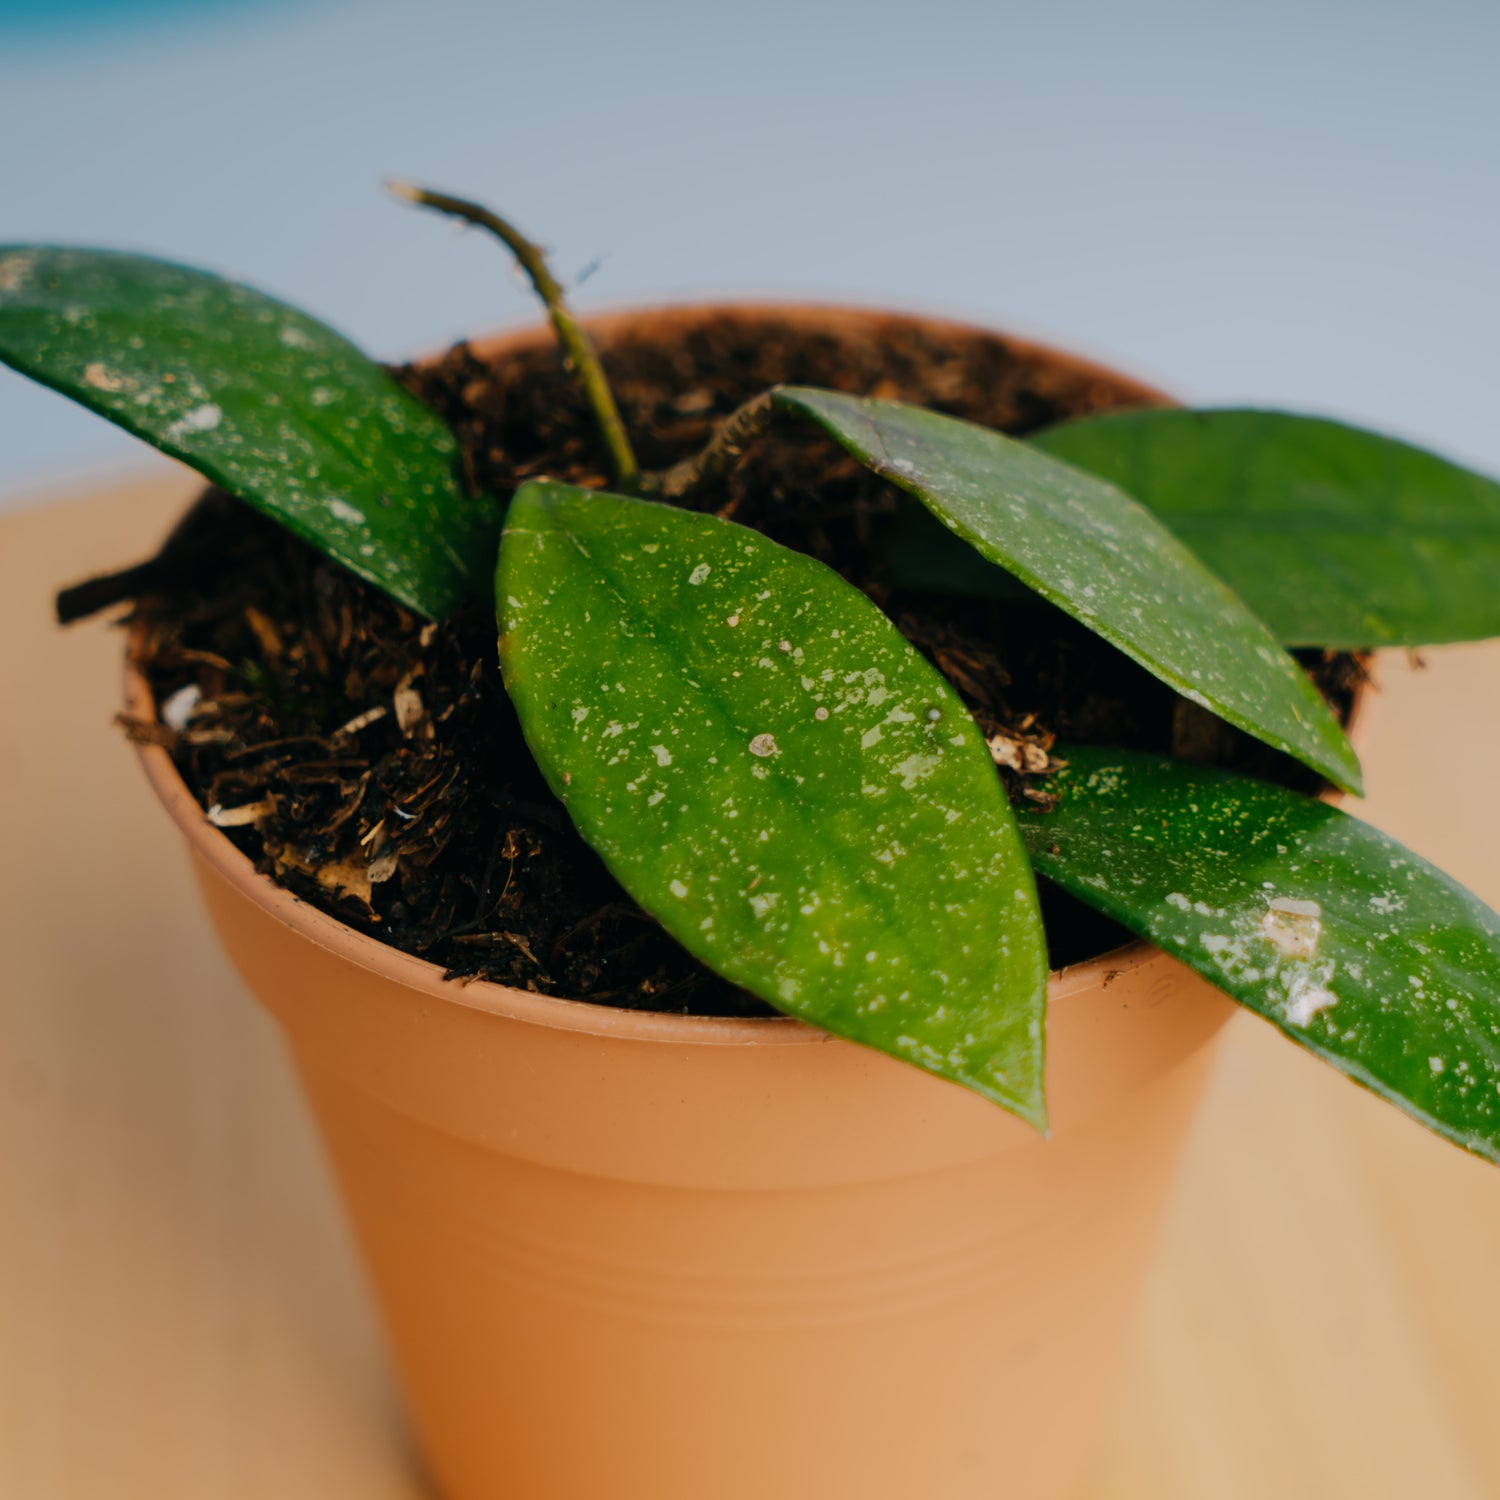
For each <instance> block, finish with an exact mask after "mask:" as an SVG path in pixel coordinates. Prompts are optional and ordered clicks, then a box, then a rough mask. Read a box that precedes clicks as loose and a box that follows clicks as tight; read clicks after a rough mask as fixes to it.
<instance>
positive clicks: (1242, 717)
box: [777, 386, 1360, 791]
mask: <svg viewBox="0 0 1500 1500" xmlns="http://www.w3.org/2000/svg"><path fill="white" fill-rule="evenodd" d="M777 401H778V403H779V405H780V406H781V407H782V409H783V410H786V411H789V412H793V413H795V414H797V415H800V416H803V417H806V418H809V419H811V420H812V421H814V422H816V423H817V424H818V426H820V427H822V428H823V429H824V430H825V431H826V432H827V433H829V434H830V436H832V437H833V438H835V439H836V440H837V441H838V442H839V443H841V444H842V445H843V446H844V447H845V448H846V449H848V451H849V452H850V453H852V454H853V455H854V456H855V457H856V458H858V459H860V460H861V461H862V462H864V463H866V464H868V465H869V466H870V467H871V468H872V469H873V470H875V472H876V473H878V474H880V475H881V476H882V477H884V478H885V479H888V480H889V481H890V482H891V483H892V484H896V485H899V486H900V487H901V488H902V489H904V490H906V491H908V492H909V493H910V494H912V495H915V496H916V497H917V499H919V500H920V501H921V502H922V503H923V504H924V505H926V506H927V508H928V509H929V510H931V511H932V512H933V514H934V515H936V516H937V517H938V519H939V520H940V521H942V522H943V523H944V524H945V525H946V526H948V527H949V529H950V530H952V531H954V532H955V533H957V534H958V535H959V536H961V537H963V538H964V540H966V541H967V542H969V543H970V544H971V545H973V546H974V547H975V548H976V549H977V550H978V551H979V552H980V553H981V554H982V555H983V556H984V557H986V558H988V559H989V560H990V561H991V562H993V563H997V564H999V565H1000V566H1001V567H1003V568H1005V569H1007V570H1008V571H1009V572H1011V573H1014V574H1015V575H1016V577H1017V578H1019V579H1020V580H1021V582H1022V583H1024V584H1026V585H1027V587H1029V588H1032V589H1034V590H1036V592H1037V593H1039V594H1041V595H1042V596H1043V597H1044V598H1046V599H1048V600H1050V601H1051V602H1052V603H1053V604H1055V605H1057V606H1058V607H1059V608H1060V609H1063V610H1066V611H1067V612H1068V613H1069V614H1070V615H1072V616H1073V617H1074V618H1075V619H1077V620H1080V621H1081V622H1082V623H1083V624H1084V625H1086V626H1088V628H1089V629H1090V630H1092V631H1094V632H1095V633H1096V634H1098V635H1101V636H1103V637H1104V639H1105V640H1107V641H1109V642H1110V644H1111V645H1114V646H1117V647H1119V649H1120V650H1122V651H1124V652H1125V653H1126V655H1128V656H1131V657H1133V658H1134V659H1135V660H1136V661H1138V662H1140V664H1141V665H1142V666H1143V667H1145V668H1146V669H1147V671H1149V672H1152V673H1154V674H1155V675H1156V676H1157V677H1159V678H1161V679H1162V681H1163V682H1166V683H1169V684H1170V685H1171V686H1172V687H1174V688H1176V689H1177V691H1178V692H1180V693H1182V694H1183V695H1184V696H1185V697H1187V698H1190V699H1192V700H1193V702H1195V703H1199V704H1201V705H1202V706H1203V707H1204V708H1206V709H1208V710H1209V711H1210V712H1212V713H1215V714H1218V715H1219V716H1220V717H1221V718H1224V719H1227V720H1228V721H1229V722H1230V723H1231V724H1234V725H1237V726H1238V727H1239V728H1241V729H1243V730H1245V731H1246V732H1247V733H1249V734H1252V735H1254V736H1255V737H1256V738H1257V739H1261V740H1264V741H1265V742H1266V743H1267V744H1268V745H1274V746H1275V747H1276V748H1277V749H1278V750H1284V751H1286V753H1287V754H1289V755H1293V756H1296V757H1297V759H1298V760H1301V761H1304V762H1305V763H1306V764H1307V765H1309V766H1312V767H1313V768H1314V769H1315V770H1317V771H1320V772H1322V774H1323V775H1324V776H1326V777H1327V778H1328V779H1329V780H1330V781H1332V782H1334V783H1336V784H1337V785H1339V786H1341V787H1344V788H1345V789H1346V790H1349V791H1358V790H1359V788H1360V771H1359V761H1358V758H1357V757H1356V756H1355V754H1354V751H1353V750H1352V749H1351V748H1350V745H1349V742H1348V740H1346V739H1345V738H1344V732H1343V730H1342V729H1341V728H1340V727H1339V725H1338V722H1337V721H1336V720H1335V719H1334V717H1333V715H1332V714H1331V713H1330V712H1329V710H1328V707H1327V705H1326V704H1325V703H1324V702H1323V700H1322V699H1321V698H1320V697H1319V696H1318V692H1317V689H1316V688H1314V687H1313V685H1312V683H1311V682H1310V681H1309V680H1308V678H1307V676H1306V674H1305V673H1304V672H1303V671H1302V669H1301V668H1300V667H1299V666H1298V665H1297V663H1296V662H1294V661H1293V660H1292V658H1291V657H1290V656H1288V655H1287V654H1286V652H1285V651H1284V650H1283V649H1282V648H1281V646H1280V645H1279V644H1278V642H1277V641H1276V639H1275V637H1274V636H1273V635H1272V634H1271V633H1270V631H1269V630H1268V629H1267V628H1266V627H1265V626H1264V625H1263V624H1262V623H1261V622H1260V621H1259V620H1258V619H1256V617H1255V616H1254V615H1252V614H1251V613H1250V611H1249V610H1248V609H1247V608H1246V607H1245V605H1244V604H1243V603H1242V602H1241V600H1240V599H1239V597H1238V596H1237V595H1236V594H1235V593H1234V592H1233V591H1232V590H1231V589H1230V588H1229V587H1228V586H1227V585H1226V584H1224V583H1223V582H1222V581H1221V580H1220V579H1219V578H1217V577H1216V576H1215V575H1214V574H1212V573H1211V572H1209V570H1208V569H1207V568H1206V567H1205V566H1204V565H1203V564H1202V563H1201V562H1200V561H1199V560H1198V559H1197V558H1196V557H1195V556H1194V555H1193V554H1192V553H1191V552H1190V551H1188V549H1187V548H1186V547H1185V546H1184V545H1183V544H1182V542H1180V541H1179V540H1178V539H1177V538H1176V537H1175V536H1174V535H1173V534H1172V533H1171V532H1170V531H1168V530H1167V529H1166V527H1164V526H1163V525H1162V524H1161V522H1160V521H1158V520H1157V519H1156V518H1155V517H1154V516H1153V515H1152V514H1151V513H1150V511H1148V510H1146V509H1145V508H1144V507H1143V506H1141V505H1138V504H1137V503H1136V502H1135V501H1134V500H1132V499H1131V498H1130V497H1129V496H1128V495H1126V494H1125V493H1124V492H1123V491H1121V490H1118V489H1116V488H1115V487H1114V486H1113V485H1112V484H1107V483H1105V482H1104V481H1102V480H1100V479H1097V478H1095V477H1094V476H1093V475H1090V474H1085V473H1083V472H1082V471H1081V470H1079V469H1075V468H1073V467H1072V466H1071V465H1069V464H1065V463H1062V462H1060V461H1058V460H1056V459H1054V458H1052V457H1051V456H1050V455H1048V454H1045V453H1042V452H1040V451H1039V450H1038V449H1036V448H1033V447H1030V446H1028V445H1027V444H1026V443H1022V442H1018V441H1016V440H1015V439H1012V438H1007V437H1004V436H1002V435H1001V434H1000V433H998V432H992V431H991V430H990V429H989V428H987V427H977V426H975V425H973V424H972V423H969V422H960V421H958V420H956V419H955V418H953V417H945V416H941V415H939V414H938V413H936V412H930V411H923V410H921V409H920V408H918V407H914V406H903V405H901V404H899V403H898V402H894V401H877V400H873V399H870V398H861V397H855V396H845V395H840V394H838V393H836V392H833V391H819V390H810V389H806V388H803V387H799V386H789V387H786V388H785V389H783V390H781V391H780V392H778V395H777Z"/></svg>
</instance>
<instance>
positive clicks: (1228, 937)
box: [1019, 748, 1500, 1161]
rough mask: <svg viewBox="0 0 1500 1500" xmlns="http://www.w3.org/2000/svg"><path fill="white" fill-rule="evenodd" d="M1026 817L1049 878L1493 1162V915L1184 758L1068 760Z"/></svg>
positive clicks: (1497, 1027) (1344, 829)
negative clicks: (1051, 801)
mask: <svg viewBox="0 0 1500 1500" xmlns="http://www.w3.org/2000/svg"><path fill="white" fill-rule="evenodd" d="M1061 753H1062V754H1064V755H1065V756H1066V757H1067V760H1068V766H1067V769H1066V770H1065V771H1063V772H1061V773H1059V774H1058V775H1056V776H1054V777H1052V778H1050V779H1049V780H1048V781H1047V783H1046V786H1047V790H1048V791H1051V792H1056V793H1058V794H1059V795H1060V797H1061V802H1060V804H1059V806H1058V807H1057V809H1056V811H1055V812H1051V813H1043V812H1040V811H1037V810H1035V809H1026V810H1024V811H1023V812H1021V813H1020V814H1019V816H1020V821H1021V826H1022V831H1023V832H1024V834H1025V837H1026V843H1027V847H1028V848H1029V849H1030V850H1031V854H1032V857H1033V859H1034V860H1035V861H1036V866H1037V868H1038V869H1039V870H1041V871H1042V872H1043V874H1045V875H1047V876H1049V877H1050V878H1051V879H1053V880H1055V881H1057V882H1058V884H1060V885H1062V886H1065V887H1066V888H1067V889H1068V890H1070V891H1072V892H1073V893H1074V894H1075V895H1076V896H1079V897H1081V898H1082V899H1083V900H1084V901H1087V902H1088V903H1089V904H1090V905H1092V906H1095V907H1097V908H1098V909H1099V910H1100V911H1102V912H1105V913H1106V914H1107V915H1109V916H1111V917H1113V918H1114V919H1115V920H1116V921H1118V922H1122V923H1123V924H1124V925H1125V926H1126V927H1128V928H1130V929H1131V930H1132V931H1133V932H1137V933H1139V934H1140V935H1141V936H1142V937H1146V938H1149V939H1150V940H1151V941H1152V942H1154V943H1156V944H1157V945H1158V946H1160V947H1162V948H1165V949H1166V950H1167V952H1169V953H1171V954H1173V955H1174V956H1176V957H1177V958H1180V959H1181V960H1182V961H1183V962H1184V963H1186V964H1188V965H1189V966H1190V967H1192V968H1194V969H1196V970H1197V971H1198V972H1199V973H1200V974H1202V975H1203V976H1204V978H1206V979H1208V980H1209V981H1211V982H1212V983H1213V984H1216V985H1217V986H1218V987H1219V988H1220V989H1222V990H1225V991H1227V992H1228V993H1229V994H1230V995H1232V996H1234V998H1235V999H1236V1000H1238V1001H1239V1002H1240V1003H1241V1004H1242V1005H1245V1006H1247V1007H1248V1008H1249V1009H1251V1010H1253V1011H1255V1012H1256V1013H1257V1014H1259V1015H1262V1016H1264V1017H1265V1018H1266V1019H1267V1020H1269V1021H1271V1022H1272V1023H1273V1024H1274V1025H1276V1026H1278V1027H1280V1028H1281V1030H1282V1031H1284V1032H1285V1033H1286V1034H1287V1035H1288V1036H1289V1037H1291V1038H1292V1039H1293V1040H1294V1041H1296V1042H1298V1043H1300V1044H1301V1045H1302V1046H1303V1047H1306V1048H1307V1049H1308V1051H1310V1052H1314V1053H1316V1054H1317V1055H1318V1056H1319V1057H1322V1058H1324V1059H1325V1060H1326V1061H1328V1062H1330V1063H1332V1064H1333V1066H1334V1067H1336V1068H1338V1069H1339V1070H1340V1071H1341V1072H1343V1073H1346V1074H1348V1075H1349V1077H1351V1078H1353V1079H1355V1080H1356V1081H1357V1082H1359V1083H1362V1084H1364V1085H1365V1086H1366V1087H1367V1088H1370V1089H1373V1090H1374V1091H1375V1092H1376V1093H1377V1094H1380V1095H1381V1096H1383V1097H1384V1098H1386V1099H1389V1100H1391V1101H1392V1102H1393V1103H1395V1104H1397V1105H1399V1106H1400V1107H1401V1108H1402V1109H1404V1110H1406V1111H1407V1113H1408V1114H1411V1115H1413V1116H1414V1117H1415V1118H1416V1119H1418V1120H1420V1121H1422V1122H1423V1123H1424V1124H1425V1125H1427V1126H1429V1127H1430V1128H1431V1129H1433V1130H1435V1131H1437V1133H1438V1134H1439V1135H1442V1136H1446V1137H1447V1138H1448V1139H1449V1140H1451V1141H1456V1142H1458V1144H1460V1145H1462V1146H1467V1147H1468V1148H1469V1149H1470V1150H1471V1151H1476V1152H1478V1153H1479V1154H1480V1155H1481V1156H1486V1157H1488V1158H1490V1159H1491V1160H1492V1161H1500V917H1497V916H1496V914H1495V913H1494V912H1492V911H1491V910H1490V909H1489V908H1488V907H1486V906H1485V905H1484V904H1483V903H1482V902H1480V901H1479V900H1478V899H1477V898H1476V897H1474V896H1473V895H1471V894H1470V893H1469V892H1468V891H1466V890H1464V889H1463V887H1462V886H1460V885H1458V884H1457V883H1456V882H1455V881H1453V880H1450V879H1449V878H1448V876H1446V875H1444V874H1443V873H1442V872H1441V871H1440V870H1436V869H1434V868H1433V867H1432V866H1431V865H1430V864H1428V863H1427V862H1426V861H1425V860H1423V859H1420V858H1418V856H1417V855H1415V854H1413V853H1412V852H1411V851H1410V850H1409V849H1405V848H1403V847H1402V846H1401V845H1400V844H1398V843H1396V842H1395V841H1394V840H1392V839H1388V838H1386V837H1385V835H1384V834H1381V833H1377V832H1376V831H1375V830H1374V829H1373V828H1371V827H1370V826H1369V825H1368V824H1365V823H1361V822H1360V821H1359V820H1358V819H1357V818H1351V817H1350V816H1349V815H1348V814H1347V813H1344V812H1340V811H1339V810H1338V809H1337V808H1334V807H1329V806H1328V805H1327V804H1326V803H1322V802H1317V801H1314V800H1312V799H1311V798H1307V797H1301V796H1298V795H1297V794H1296V793H1294V792H1289V791H1286V790H1284V789H1282V788H1280V787H1275V786H1269V785H1267V784H1266V783H1264V782H1259V781H1251V780H1248V779H1246V778H1245V777H1240V776H1233V775H1230V774H1228V773H1227V772H1223V771H1214V770H1208V769H1205V768H1203V767H1198V766H1189V765H1186V764H1184V763H1183V762H1181V761H1169V760H1158V759H1156V758H1155V757H1154V756H1149V755H1141V754H1135V753H1125V752H1121V751H1118V750H1101V749H1098V748H1089V749H1078V748H1070V749H1065V750H1063V751H1062V752H1061Z"/></svg>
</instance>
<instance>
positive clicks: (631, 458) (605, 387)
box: [386, 182, 641, 492]
mask: <svg viewBox="0 0 1500 1500" xmlns="http://www.w3.org/2000/svg"><path fill="white" fill-rule="evenodd" d="M386 186H387V187H388V188H389V189H390V191H391V192H392V193H394V194H395V196H396V197H398V198H403V199H405V200H406V201H407V202H408V203H416V204H420V205H421V206H422V207H423V208H433V209H436V210H437V211H438V212H439V213H445V214H452V215H453V216H454V217H455V218H458V219H463V220H464V221H465V222H466V223H469V224H477V225H478V226H479V227H480V228H481V229H488V230H489V231H490V233H491V234H494V235H496V236H498V237H499V238H500V239H501V240H503V241H504V243H505V245H506V248H507V249H509V251H510V252H511V254H512V255H514V256H515V258H516V260H517V261H518V262H519V263H520V266H521V269H522V270H523V271H525V272H526V274H527V276H528V277H530V279H531V284H532V286H533V287H534V288H535V289H536V294H537V296H538V297H540V298H541V299H542V302H543V303H544V304H545V306H546V308H547V316H548V317H549V318H551V319H552V326H553V328H554V329H555V330H556V331H557V338H558V342H559V343H561V345H562V347H563V352H564V354H566V356H567V358H568V362H569V363H570V364H571V365H572V366H573V370H574V373H575V374H576V375H577V376H578V382H579V384H580V385H581V386H582V387H583V393H584V396H585V397H586V398H587V400H588V403H589V406H590V407H591V408H592V409H593V413H594V420H595V422H597V423H598V426H599V433H600V436H601V437H603V439H604V445H605V447H606V448H608V449H609V457H610V464H611V466H612V468H613V470H614V481H615V484H616V485H617V486H618V487H619V488H620V489H622V490H627V491H631V492H633V491H634V490H635V489H636V487H637V485H638V484H639V482H640V477H641V471H640V465H639V464H638V463H636V460H635V451H634V450H633V449H632V448H631V446H630V438H629V436H628V435H627V434H626V431H625V424H624V422H622V421H621V420H620V409H619V407H618V406H616V405H615V397H614V392H613V391H611V390H610V388H609V381H608V380H607V379H606V378H605V375H604V367H603V366H602V365H601V364H600V363H599V354H598V351H597V350H596V349H595V348H594V345H593V341H592V340H591V339H590V338H589V336H588V334H586V333H585V332H584V331H583V327H582V325H581V324H580V323H579V322H578V320H577V319H576V318H575V317H574V316H573V313H572V311H571V309H570V308H569V307H568V304H567V300H566V298H565V297H564V296H563V289H562V287H561V286H560V285H559V284H558V281H557V278H556V277H555V276H553V274H552V272H551V270H550V269H549V267H548V265H547V258H546V256H545V255H544V254H543V253H542V250H541V247H540V246H539V245H535V244H533V243H532V242H531V241H530V240H528V239H527V238H526V236H525V235H523V234H522V233H521V232H520V230H518V229H517V228H516V227H515V225H513V224H511V223H510V222H509V221H508V220H506V219H502V218H501V217H500V215H499V214H497V213H492V212H491V211H490V210H489V209H487V208H485V207H483V206H482V205H481V204H478V203H471V202H470V201H469V200H468V199H467V198H455V197H452V196H451V195H449V194H448V193H435V192H431V191H430V190H429V189H427V188H422V187H414V186H413V185H412V184H411V183H408V182H388V183H387V184H386Z"/></svg>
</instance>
